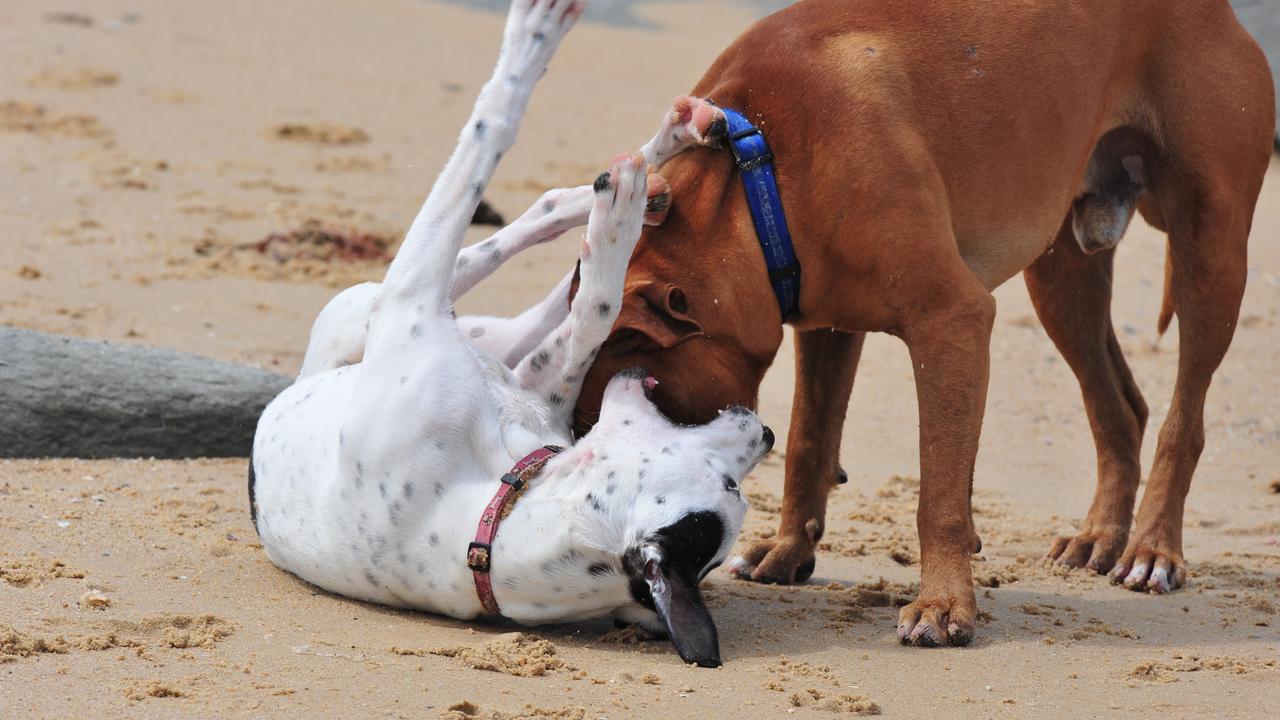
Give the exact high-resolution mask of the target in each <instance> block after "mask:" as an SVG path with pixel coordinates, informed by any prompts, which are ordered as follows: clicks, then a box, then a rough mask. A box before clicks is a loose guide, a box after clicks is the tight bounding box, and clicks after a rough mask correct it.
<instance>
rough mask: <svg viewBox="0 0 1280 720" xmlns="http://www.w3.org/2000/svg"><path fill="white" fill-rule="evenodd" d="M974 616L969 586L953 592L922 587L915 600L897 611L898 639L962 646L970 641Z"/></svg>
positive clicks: (919, 644)
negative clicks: (932, 591)
mask: <svg viewBox="0 0 1280 720" xmlns="http://www.w3.org/2000/svg"><path fill="white" fill-rule="evenodd" d="M977 618H978V603H977V600H976V599H975V598H974V595H973V589H972V588H968V591H967V592H965V591H959V592H956V593H954V594H952V595H932V594H926V593H925V592H924V591H923V590H922V591H921V594H920V597H918V598H916V601H915V602H913V603H911V604H910V605H907V606H906V607H904V608H902V610H900V611H899V612H898V640H899V641H900V642H902V644H903V645H915V646H916V647H940V646H946V645H951V646H953V647H963V646H965V645H968V644H969V643H971V642H973V634H974V627H975V624H976V622H977Z"/></svg>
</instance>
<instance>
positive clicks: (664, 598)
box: [641, 545, 724, 668]
mask: <svg viewBox="0 0 1280 720" xmlns="http://www.w3.org/2000/svg"><path fill="white" fill-rule="evenodd" d="M642 554H643V555H645V556H647V557H645V562H644V567H643V569H642V571H641V574H642V576H643V578H644V583H645V585H646V586H647V587H648V589H649V594H650V595H651V596H652V597H653V607H654V609H655V610H656V611H657V612H658V617H660V618H662V621H663V623H665V624H666V626H667V632H668V633H669V634H670V635H671V642H672V643H673V644H674V645H675V646H676V652H677V653H679V654H680V659H681V660H684V661H685V662H691V663H696V664H697V665H699V666H701V667H708V668H713V667H720V666H721V665H723V664H724V663H723V662H721V660H720V636H719V633H718V632H716V623H715V621H714V620H712V619H711V611H710V610H708V609H707V604H706V603H705V602H703V600H702V593H700V592H698V577H697V575H696V574H693V573H688V572H682V571H680V570H678V569H676V568H673V567H671V566H670V565H669V564H668V563H666V562H664V561H663V559H662V557H661V551H660V550H659V549H657V548H656V546H653V545H647V546H645V548H644V550H643V551H642Z"/></svg>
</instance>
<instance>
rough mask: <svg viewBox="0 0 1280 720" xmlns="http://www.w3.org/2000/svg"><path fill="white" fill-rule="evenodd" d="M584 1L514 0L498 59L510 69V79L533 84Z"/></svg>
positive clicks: (580, 13)
mask: <svg viewBox="0 0 1280 720" xmlns="http://www.w3.org/2000/svg"><path fill="white" fill-rule="evenodd" d="M586 4H587V2H586V0H513V2H512V3H511V11H510V13H508V15H507V27H506V30H505V31H504V33H503V40H502V57H501V58H500V59H499V63H504V64H506V65H507V66H508V67H509V68H510V70H511V73H512V75H511V77H512V78H513V80H518V81H520V82H525V83H529V84H532V83H534V82H536V81H537V80H538V78H539V77H541V76H542V73H543V72H544V71H545V70H546V69H547V63H549V62H550V61H551V56H552V55H554V54H555V51H556V48H557V47H558V46H559V45H560V41H561V40H563V39H564V36H565V35H567V34H568V32H569V30H570V28H572V27H573V25H574V23H576V22H577V21H578V18H579V17H580V16H581V15H582V10H583V8H584V7H586Z"/></svg>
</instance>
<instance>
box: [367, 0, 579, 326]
mask: <svg viewBox="0 0 1280 720" xmlns="http://www.w3.org/2000/svg"><path fill="white" fill-rule="evenodd" d="M581 12H582V3H581V2H565V0H559V2H556V0H514V2H513V3H512V5H511V10H510V13H509V14H508V15H507V25H506V29H505V31H504V33H503V38H502V50H501V53H500V55H499V57H498V64H497V67H496V68H495V69H494V73H493V77H491V78H490V80H489V81H488V82H487V83H485V86H484V88H483V89H481V91H480V97H479V99H477V101H476V106H475V109H474V110H473V111H472V114H471V118H470V120H469V121H468V122H467V126H466V128H465V129H464V130H463V131H462V135H461V137H460V138H459V140H458V146H457V148H456V149H455V150H454V152H453V155H452V156H451V157H450V158H449V161H448V163H446V164H445V167H444V170H443V171H441V173H440V176H439V177H438V178H436V182H435V184H434V185H433V186H432V188H431V193H430V194H429V195H428V196H427V200H426V202H425V203H424V204H423V206H422V209H421V210H420V211H419V212H418V216H417V217H416V218H415V219H414V221H413V225H412V226H410V228H409V232H408V233H407V234H406V235H405V240H404V243H403V244H402V245H401V247H400V250H399V252H397V253H396V257H395V260H393V261H392V263H391V267H390V268H388V270H387V276H386V279H385V280H384V281H383V289H382V295H381V297H380V298H379V302H378V303H376V304H375V307H374V318H373V319H372V321H371V324H370V336H369V343H370V347H369V348H367V350H368V351H375V350H376V347H374V346H375V345H376V343H377V342H378V341H379V340H378V335H379V330H380V328H381V326H382V324H383V321H384V319H383V318H382V317H379V316H380V315H382V314H384V313H385V312H386V311H387V310H388V309H389V308H390V307H391V306H392V305H395V306H399V307H400V308H405V307H408V308H409V311H407V312H397V313H392V314H393V315H395V316H396V317H397V318H399V319H400V320H401V321H403V322H412V321H413V317H414V316H416V315H422V314H423V313H426V314H428V315H436V316H439V315H444V314H447V313H448V312H449V305H450V303H449V297H450V292H449V286H450V281H451V277H452V274H453V266H454V263H455V262H456V260H457V258H458V251H459V249H460V247H461V245H462V238H463V234H464V233H465V231H466V229H467V226H468V224H469V223H470V220H471V216H472V214H473V213H474V212H475V208H476V206H477V205H478V204H479V202H480V196H481V194H482V193H483V192H484V189H485V187H486V186H487V185H488V183H489V180H490V179H491V178H492V177H493V172H494V169H495V168H496V167H497V164H498V161H499V160H500V159H501V158H502V156H503V155H504V154H505V153H506V152H507V151H508V150H510V149H511V145H512V143H514V142H515V136H516V131H517V130H518V128H519V125H520V121H521V120H522V119H523V118H524V113H525V109H526V107H527V106H528V104H529V98H530V96H531V95H532V93H533V88H534V85H535V84H536V83H537V81H538V79H539V78H540V77H541V76H542V74H543V73H544V72H545V71H546V69H547V63H548V62H550V60H551V56H552V55H553V54H554V52H555V49H556V47H557V46H559V44H560V41H561V40H562V39H563V38H564V36H565V34H566V33H567V32H568V31H569V29H570V28H571V27H573V24H574V22H575V21H576V20H577V18H578V16H579V15H580V14H581ZM418 308H421V310H419V309H418ZM397 335H398V333H397Z"/></svg>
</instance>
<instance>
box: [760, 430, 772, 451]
mask: <svg viewBox="0 0 1280 720" xmlns="http://www.w3.org/2000/svg"><path fill="white" fill-rule="evenodd" d="M760 439H761V440H763V441H764V451H765V452H769V451H770V450H772V449H773V439H774V438H773V431H772V430H770V429H769V426H768V425H765V426H764V433H763V434H762V435H761V436H760Z"/></svg>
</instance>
